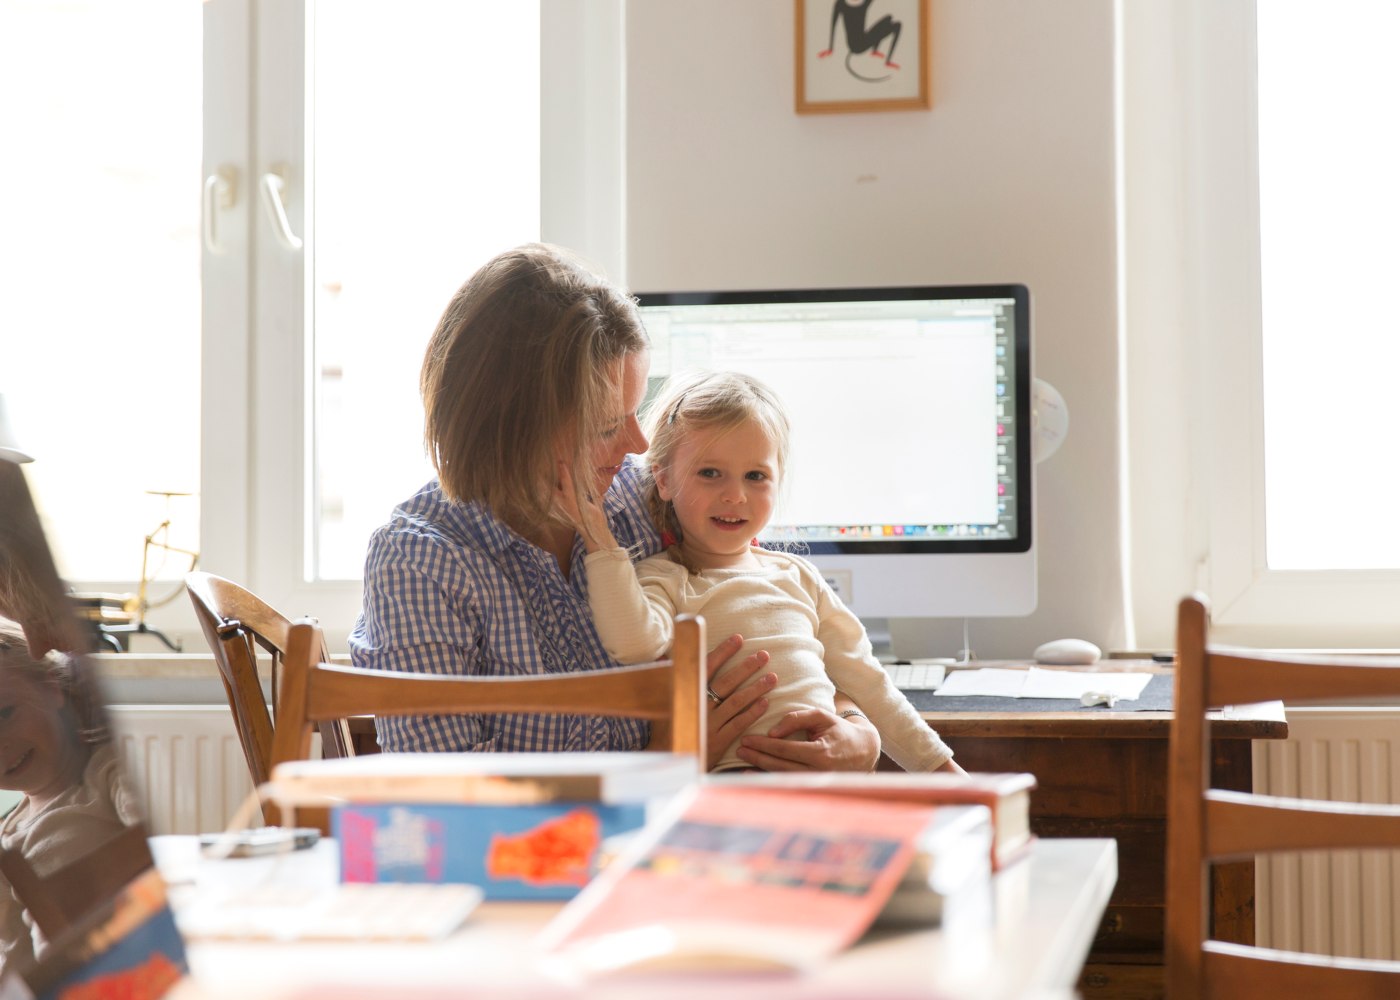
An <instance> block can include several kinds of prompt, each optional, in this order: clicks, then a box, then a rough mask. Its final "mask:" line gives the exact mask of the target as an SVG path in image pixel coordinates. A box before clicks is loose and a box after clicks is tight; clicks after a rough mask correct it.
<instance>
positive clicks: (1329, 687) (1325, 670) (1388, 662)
mask: <svg viewBox="0 0 1400 1000" xmlns="http://www.w3.org/2000/svg"><path fill="white" fill-rule="evenodd" d="M1397 667H1400V660H1396V659H1392V658H1379V657H1378V658H1376V659H1374V660H1367V661H1365V662H1359V661H1357V660H1355V659H1350V660H1349V659H1345V658H1342V657H1329V658H1325V659H1323V658H1319V659H1317V660H1310V661H1300V660H1295V659H1291V658H1290V659H1284V658H1276V657H1268V656H1249V655H1244V654H1240V653H1220V652H1212V653H1211V661H1210V675H1209V683H1208V685H1207V687H1206V703H1207V704H1208V705H1209V706H1211V707H1212V708H1219V707H1221V706H1223V705H1248V704H1251V703H1253V702H1256V701H1336V700H1337V699H1341V698H1366V697H1379V696H1400V669H1397Z"/></svg>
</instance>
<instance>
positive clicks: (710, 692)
mask: <svg viewBox="0 0 1400 1000" xmlns="http://www.w3.org/2000/svg"><path fill="white" fill-rule="evenodd" d="M705 693H706V694H707V695H709V696H710V701H712V702H714V703H715V704H716V705H718V704H719V703H720V702H722V701H724V699H723V698H721V697H720V696H719V695H717V694H715V689H714V688H712V687H710V685H708V684H706V685H705Z"/></svg>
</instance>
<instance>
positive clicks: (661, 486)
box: [651, 465, 676, 500]
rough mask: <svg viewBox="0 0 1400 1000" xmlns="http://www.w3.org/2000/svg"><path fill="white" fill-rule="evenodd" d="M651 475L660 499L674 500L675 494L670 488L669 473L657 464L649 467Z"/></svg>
mask: <svg viewBox="0 0 1400 1000" xmlns="http://www.w3.org/2000/svg"><path fill="white" fill-rule="evenodd" d="M651 476H652V478H653V479H655V480H656V493H657V496H659V497H661V499H662V500H674V499H675V498H676V494H675V492H674V491H672V489H671V475H670V473H669V472H668V471H667V470H666V469H663V468H662V467H661V466H659V465H653V466H652V467H651Z"/></svg>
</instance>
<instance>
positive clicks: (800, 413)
mask: <svg viewBox="0 0 1400 1000" xmlns="http://www.w3.org/2000/svg"><path fill="white" fill-rule="evenodd" d="M638 299H639V303H640V306H641V311H642V318H643V322H644V323H645V324H646V327H647V331H648V333H649V334H650V335H651V339H652V351H653V356H652V375H653V377H656V378H661V377H665V376H667V375H671V374H674V373H679V372H683V371H687V370H691V369H697V368H701V369H712V370H736V371H742V372H746V373H748V374H751V375H754V376H755V377H757V378H760V379H762V380H763V381H764V382H766V383H768V384H769V385H770V386H772V387H773V389H774V390H775V391H776V392H777V393H778V394H779V396H780V397H781V398H782V399H783V401H784V403H785V404H786V406H787V408H788V412H789V416H790V417H791V418H792V426H793V433H792V448H791V452H790V457H789V464H788V468H787V469H786V470H784V483H783V485H782V494H781V500H780V502H779V505H778V509H777V511H776V513H775V516H774V519H773V522H772V523H771V524H770V525H769V526H768V528H767V530H766V531H765V532H764V534H763V535H762V536H761V541H764V542H770V543H778V544H783V545H787V546H795V547H796V549H797V551H799V552H803V553H805V554H806V555H807V556H808V557H809V558H811V559H812V561H813V562H815V563H816V564H817V565H818V566H819V567H820V568H821V569H822V570H823V572H824V573H825V574H826V575H827V578H828V579H829V580H830V581H831V582H832V584H833V585H834V586H835V587H836V589H837V591H838V593H840V594H841V596H842V597H843V599H845V600H846V602H847V603H848V604H849V605H850V606H851V607H852V608H853V610H855V611H856V613H857V614H861V615H863V616H875V617H941V616H962V615H996V614H1005V615H1013V614H1027V613H1029V612H1030V611H1031V610H1033V608H1034V606H1035V564H1034V555H1033V553H1034V547H1033V544H1032V543H1033V522H1034V518H1033V516H1032V511H1033V506H1032V485H1033V484H1032V475H1031V432H1030V431H1031V428H1030V398H1031V378H1030V296H1029V293H1028V292H1027V290H1026V288H1025V287H1024V286H1021V285H979V286H963V287H905V288H858V289H808V290H787V291H766V292H755V291H742V292H735V291H730V292H673V293H648V294H642V295H640V296H638Z"/></svg>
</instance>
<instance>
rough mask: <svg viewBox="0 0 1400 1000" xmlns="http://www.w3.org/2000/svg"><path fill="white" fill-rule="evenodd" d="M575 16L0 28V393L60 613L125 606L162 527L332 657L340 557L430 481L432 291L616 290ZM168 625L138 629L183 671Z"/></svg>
mask: <svg viewBox="0 0 1400 1000" xmlns="http://www.w3.org/2000/svg"><path fill="white" fill-rule="evenodd" d="M580 6H581V5H575V4H574V3H573V2H572V0H568V2H564V0H542V2H539V3H529V2H519V3H509V4H500V3H493V2H487V0H406V2H396V3H387V2H385V0H334V2H321V3H316V2H315V0H304V2H279V3H276V4H254V3H252V2H251V0H205V2H204V3H202V4H196V3H190V2H188V0H142V2H137V0H132V2H129V3H123V4H110V3H104V2H100V0H87V2H80V0H75V2H73V3H66V4H61V5H54V4H49V3H44V2H40V0H32V2H26V0H4V2H3V4H0V86H3V88H4V89H3V93H6V94H11V95H13V94H20V93H22V94H24V95H25V100H23V101H16V100H4V101H3V102H0V114H3V116H4V118H3V119H0V128H3V129H4V133H5V135H6V138H7V139H9V138H11V137H15V136H17V137H19V139H20V141H21V142H22V143H23V145H24V147H25V149H26V150H27V152H26V153H25V154H24V155H19V156H16V155H13V153H12V155H10V156H7V157H5V158H3V160H0V180H3V181H4V182H5V187H6V190H8V191H12V192H17V191H18V192H25V193H26V197H24V198H7V199H5V202H4V205H3V206H0V264H2V265H3V266H4V268H5V272H6V273H7V274H9V275H20V276H21V277H22V278H23V280H21V281H16V282H11V283H7V286H6V287H7V295H6V297H5V300H4V301H3V302H0V330H4V331H6V332H5V334H4V344H3V367H0V393H4V394H5V395H6V396H7V397H8V408H9V411H10V416H11V418H12V422H13V423H14V424H15V425H16V428H17V430H18V431H19V432H20V434H21V436H22V440H23V443H24V444H25V445H26V447H27V448H28V449H29V450H30V451H32V452H34V453H35V454H36V455H37V456H38V457H39V458H40V459H41V461H37V462H35V463H34V464H33V465H32V466H29V467H28V468H29V474H30V477H31V482H32V484H33V487H34V491H35V493H36V494H37V495H38V499H39V500H40V502H41V503H42V504H43V506H44V509H45V516H46V518H47V521H48V527H49V528H50V530H51V533H52V536H53V538H54V540H55V543H56V545H57V547H58V548H59V549H60V552H59V556H60V558H61V559H62V563H63V564H62V566H61V569H62V571H63V572H64V575H65V576H66V577H67V578H68V579H69V580H70V581H71V582H73V583H74V584H76V585H77V586H78V588H79V589H85V590H87V589H101V590H112V591H121V592H134V591H135V589H136V582H137V579H138V574H139V571H140V560H141V549H142V538H143V536H144V535H146V534H147V533H148V532H150V531H151V530H152V529H154V528H155V527H156V526H157V525H158V524H160V523H161V521H162V519H163V518H165V517H166V515H167V512H168V513H169V516H170V518H171V520H172V521H173V527H174V529H175V531H176V532H177V534H176V535H174V536H172V539H171V541H172V544H177V545H180V546H181V547H189V548H197V549H199V550H200V552H201V565H202V566H203V567H204V568H206V569H208V570H210V571H211V572H215V573H219V574H221V575H224V576H227V577H229V578H231V579H235V580H238V581H239V582H240V583H244V584H245V585H247V586H249V587H250V589H253V590H254V591H256V592H257V593H259V594H260V595H261V596H262V597H264V598H265V599H267V600H268V601H269V602H271V603H272V604H274V605H275V606H277V607H279V608H280V609H283V610H285V611H286V612H287V613H288V614H292V615H300V614H313V615H315V616H317V617H319V618H320V619H321V620H322V623H323V625H324V626H325V627H326V630H327V634H328V636H329V639H330V642H331V644H332V648H337V647H339V646H341V645H342V643H343V638H344V636H345V634H346V633H348V631H349V628H350V625H351V623H352V621H353V618H354V615H355V613H356V610H357V608H358V603H359V577H360V572H361V565H362V562H363V558H364V552H365V544H366V540H367V537H368V534H369V532H370V530H372V528H373V527H375V526H377V525H378V524H381V523H383V521H384V520H386V519H387V517H388V514H389V512H390V509H391V508H392V506H393V505H394V504H395V503H397V502H398V501H400V500H402V499H404V498H405V497H406V496H407V495H409V494H410V493H411V492H412V491H413V490H414V489H416V488H417V487H418V486H420V485H421V484H422V483H423V482H424V481H425V480H426V479H427V478H428V476H429V475H430V474H431V470H430V468H429V466H428V464H427V462H426V459H425V458H424V456H423V453H422V448H421V436H422V431H421V407H420V404H419V401H418V394H417V370H418V366H419V364H420V362H421V358H422V350H423V346H424V344H425V343H426V341H427V338H428V336H429V334H430V333H431V332H432V329H433V327H434V326H435V324H436V322H437V319H438V316H439V315H440V314H441V311H442V309H443V307H444V306H445V305H446V304H447V301H448V299H449V297H450V296H451V294H452V292H453V291H454V290H455V289H456V287H457V286H458V285H459V284H460V283H461V282H462V281H463V280H464V279H465V278H466V277H467V276H468V275H469V274H470V273H471V272H472V271H473V270H474V269H475V268H476V267H477V266H478V265H479V264H480V263H481V262H482V261H484V260H485V259H486V258H488V257H489V256H491V255H492V254H494V253H495V252H497V251H498V250H501V249H504V248H505V247H508V246H511V245H514V244H517V243H520V242H523V241H526V240H531V239H538V238H546V239H551V240H553V241H556V242H560V243H565V244H567V245H570V246H572V247H574V248H575V249H577V250H579V251H580V252H582V253H584V254H585V255H586V256H590V257H591V258H592V259H594V260H595V261H597V262H599V264H600V266H602V267H604V268H605V269H609V270H610V271H611V273H613V274H614V275H616V276H619V277H620V276H621V257H622V254H621V218H622V211H621V205H622V198H621V191H622V187H621V184H622V170H621V166H622V152H621V151H622V126H621V122H622V100H621V95H622V90H621V87H622V74H621V39H622V21H623V19H622V13H621V4H620V2H619V0H606V2H600V3H598V4H596V5H593V4H590V5H589V10H588V13H587V15H585V14H584V13H583V11H582V10H580V9H579V7H580ZM201 38H202V44H201ZM56 52H64V53H67V55H66V56H65V58H63V59H62V60H61V61H60V60H56V59H54V58H53V55H54V53H56ZM75 67H88V68H90V70H91V72H90V73H88V72H80V71H78V70H77V69H75ZM14 148H15V147H14V146H8V145H7V150H13V149H14ZM201 198H202V199H203V202H201ZM10 331H19V332H20V336H18V337H12V336H11V334H10ZM196 414H199V415H200V416H199V418H198V419H197V418H196ZM147 490H163V491H169V492H174V493H189V494H192V495H189V496H174V497H171V498H169V499H167V498H166V497H165V496H162V495H148V494H147V492H146V491H147ZM94 498H99V502H95V501H94ZM186 568H187V564H186V562H185V561H183V560H178V559H174V558H172V559H171V560H170V561H169V563H168V565H167V566H166V567H165V569H164V572H163V574H162V575H163V576H164V577H165V578H167V579H168V580H169V581H170V586H169V587H165V588H163V589H161V590H160V591H159V593H160V594H161V595H164V593H165V592H166V591H169V592H170V593H171V594H175V595H176V596H178V590H177V589H176V586H177V581H178V579H179V577H180V576H181V575H182V574H183V572H184V571H185V569H186ZM186 604H187V602H185V601H184V600H183V599H180V600H176V601H174V602H173V603H172V604H170V606H168V607H166V608H162V609H160V611H159V612H158V613H154V614H153V615H152V616H151V621H152V624H155V625H157V626H158V627H161V628H163V629H166V630H167V631H172V632H177V633H178V632H183V633H185V634H186V635H187V636H193V637H194V638H193V642H192V643H191V644H190V645H189V646H188V648H190V649H194V650H198V649H201V648H202V644H201V640H200V639H199V638H198V632H197V628H195V626H194V624H193V619H192V617H190V615H189V612H188V608H187V607H186ZM134 648H135V647H134ZM146 648H147V649H158V648H159V647H146Z"/></svg>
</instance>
